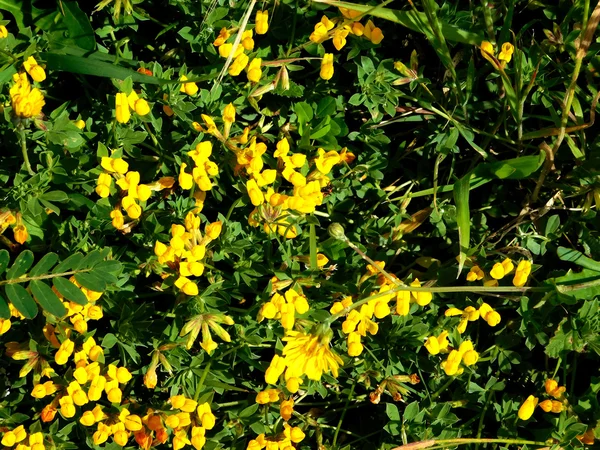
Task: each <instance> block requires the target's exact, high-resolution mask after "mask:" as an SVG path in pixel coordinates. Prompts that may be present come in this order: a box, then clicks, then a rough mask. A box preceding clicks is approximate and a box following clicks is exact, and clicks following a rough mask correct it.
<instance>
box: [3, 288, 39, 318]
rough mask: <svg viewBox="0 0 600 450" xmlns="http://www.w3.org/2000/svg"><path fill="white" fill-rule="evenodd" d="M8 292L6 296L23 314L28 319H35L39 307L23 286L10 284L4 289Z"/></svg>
mask: <svg viewBox="0 0 600 450" xmlns="http://www.w3.org/2000/svg"><path fill="white" fill-rule="evenodd" d="M4 289H5V291H6V296H7V297H8V299H9V300H10V301H11V303H12V304H13V305H14V307H15V308H17V311H19V312H20V313H21V314H23V315H24V316H25V317H26V318H27V319H33V318H34V317H35V316H36V315H37V313H38V307H37V305H36V303H35V301H34V300H33V298H31V295H29V292H27V290H25V288H24V287H23V286H21V285H20V284H8V285H6V287H5V288H4Z"/></svg>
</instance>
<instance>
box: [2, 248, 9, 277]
mask: <svg viewBox="0 0 600 450" xmlns="http://www.w3.org/2000/svg"><path fill="white" fill-rule="evenodd" d="M9 262H10V255H9V254H8V251H7V250H5V249H2V250H0V274H2V273H4V271H5V270H6V268H7V267H8V263H9Z"/></svg>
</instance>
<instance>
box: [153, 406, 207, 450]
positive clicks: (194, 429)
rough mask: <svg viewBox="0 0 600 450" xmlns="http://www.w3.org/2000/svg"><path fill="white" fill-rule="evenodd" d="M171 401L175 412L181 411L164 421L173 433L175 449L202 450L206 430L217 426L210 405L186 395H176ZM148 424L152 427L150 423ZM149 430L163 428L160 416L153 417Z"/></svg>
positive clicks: (168, 416)
mask: <svg viewBox="0 0 600 450" xmlns="http://www.w3.org/2000/svg"><path fill="white" fill-rule="evenodd" d="M169 401H170V403H171V406H172V408H173V409H174V410H179V412H175V413H172V414H170V415H167V416H166V417H165V420H164V423H165V425H166V427H167V428H169V429H171V431H172V436H173V449H174V450H179V449H181V448H183V447H185V446H186V445H192V446H193V447H194V448H195V449H196V450H200V449H201V448H202V447H204V444H205V443H206V437H205V434H206V430H212V429H213V428H214V426H215V424H216V417H215V415H214V414H213V413H212V410H211V408H210V404H209V403H202V404H198V402H197V401H195V400H193V399H191V398H187V397H185V396H184V395H176V396H174V397H171V399H170V400H169ZM194 412H195V413H196V414H195V415H194V414H193V413H194ZM148 423H149V425H150V421H148ZM149 428H150V429H151V430H154V431H156V429H158V430H160V429H161V428H162V421H161V416H160V415H156V414H154V415H153V418H152V427H150V426H149ZM162 429H163V430H164V428H162Z"/></svg>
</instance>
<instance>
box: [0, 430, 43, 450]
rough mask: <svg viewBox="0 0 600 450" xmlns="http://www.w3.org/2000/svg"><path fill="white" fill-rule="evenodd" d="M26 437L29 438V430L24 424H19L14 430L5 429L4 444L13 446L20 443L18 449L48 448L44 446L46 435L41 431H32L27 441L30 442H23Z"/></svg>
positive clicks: (34, 449) (41, 449)
mask: <svg viewBox="0 0 600 450" xmlns="http://www.w3.org/2000/svg"><path fill="white" fill-rule="evenodd" d="M25 439H27V431H25V428H24V427H23V425H19V426H18V427H17V428H15V429H13V430H7V431H4V434H3V435H2V445H4V446H5V447H13V446H14V445H15V444H18V445H17V446H16V450H45V448H46V447H45V446H44V435H43V434H42V433H41V432H37V433H31V434H30V435H29V440H28V441H27V443H28V444H24V443H23V442H24V441H25ZM49 445H51V444H49Z"/></svg>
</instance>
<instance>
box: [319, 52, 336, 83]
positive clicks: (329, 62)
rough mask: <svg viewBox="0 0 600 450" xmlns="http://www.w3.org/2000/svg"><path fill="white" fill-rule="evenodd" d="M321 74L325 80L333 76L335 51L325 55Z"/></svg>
mask: <svg viewBox="0 0 600 450" xmlns="http://www.w3.org/2000/svg"><path fill="white" fill-rule="evenodd" d="M320 76H321V78H322V79H323V80H330V79H331V77H333V53H325V54H324V55H323V59H322V60H321V72H320Z"/></svg>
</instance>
